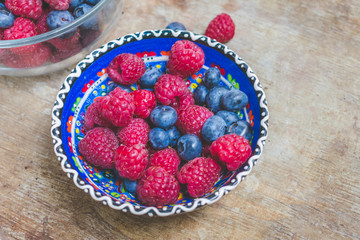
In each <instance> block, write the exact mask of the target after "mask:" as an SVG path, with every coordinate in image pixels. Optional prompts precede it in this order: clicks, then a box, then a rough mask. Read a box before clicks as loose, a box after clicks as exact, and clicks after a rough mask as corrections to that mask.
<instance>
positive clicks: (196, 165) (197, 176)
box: [177, 157, 221, 197]
mask: <svg viewBox="0 0 360 240" xmlns="http://www.w3.org/2000/svg"><path fill="white" fill-rule="evenodd" d="M220 171H221V168H220V166H219V165H218V164H217V163H216V162H215V160H213V159H211V158H205V157H198V158H195V159H193V160H191V161H190V162H188V163H186V164H185V165H184V166H183V167H182V168H181V169H180V171H179V172H178V174H177V179H178V180H179V182H180V183H183V184H187V190H188V193H189V195H190V196H192V197H201V196H203V195H205V194H206V193H207V192H209V191H210V190H211V189H212V187H213V186H214V184H215V183H216V181H217V180H218V179H219V177H220Z"/></svg>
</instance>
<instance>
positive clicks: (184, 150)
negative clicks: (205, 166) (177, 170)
mask: <svg viewBox="0 0 360 240" xmlns="http://www.w3.org/2000/svg"><path fill="white" fill-rule="evenodd" d="M176 147H177V151H178V153H179V156H180V158H181V159H182V160H184V161H190V160H192V159H194V158H197V157H200V154H201V150H202V144H201V141H200V139H199V138H198V137H197V136H196V135H194V134H186V135H183V136H181V137H180V138H179V140H178V142H177V145H176Z"/></svg>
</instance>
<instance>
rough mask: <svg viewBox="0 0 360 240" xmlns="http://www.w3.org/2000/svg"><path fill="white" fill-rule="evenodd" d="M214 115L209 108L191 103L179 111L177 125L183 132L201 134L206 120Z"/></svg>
mask: <svg viewBox="0 0 360 240" xmlns="http://www.w3.org/2000/svg"><path fill="white" fill-rule="evenodd" d="M211 116H214V113H212V112H211V111H210V110H209V109H207V108H206V107H201V106H198V105H190V106H187V107H184V108H182V109H180V110H179V111H178V120H177V122H176V124H177V127H178V128H179V130H180V131H181V132H182V133H183V134H189V133H192V134H195V135H196V136H198V137H200V136H201V129H202V127H203V126H204V123H205V122H206V120H207V119H208V118H209V117H211Z"/></svg>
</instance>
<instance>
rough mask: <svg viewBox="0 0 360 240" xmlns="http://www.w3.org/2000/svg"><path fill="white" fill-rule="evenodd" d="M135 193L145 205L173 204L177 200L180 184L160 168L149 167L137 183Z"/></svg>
mask: <svg viewBox="0 0 360 240" xmlns="http://www.w3.org/2000/svg"><path fill="white" fill-rule="evenodd" d="M136 193H137V196H138V198H139V200H140V201H141V202H142V203H143V204H145V205H149V206H163V205H167V204H173V203H175V202H176V201H177V199H178V198H179V193H180V184H179V182H178V181H177V180H176V178H175V177H174V176H173V175H171V174H170V173H168V172H167V171H166V170H165V169H163V168H162V167H149V168H148V169H147V170H146V171H145V173H144V175H143V176H142V178H140V180H139V181H138V184H137V186H136Z"/></svg>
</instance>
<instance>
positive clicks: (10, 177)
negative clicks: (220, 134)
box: [0, 0, 360, 239]
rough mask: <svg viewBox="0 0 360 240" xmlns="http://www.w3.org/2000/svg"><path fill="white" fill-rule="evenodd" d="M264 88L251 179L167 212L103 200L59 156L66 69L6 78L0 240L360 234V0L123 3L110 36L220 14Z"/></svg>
mask: <svg viewBox="0 0 360 240" xmlns="http://www.w3.org/2000/svg"><path fill="white" fill-rule="evenodd" d="M221 12H227V13H229V14H230V15H231V16H232V17H233V19H234V22H235V23H236V26H237V29H236V34H235V38H234V39H233V40H232V41H231V42H229V43H228V45H229V47H230V48H232V49H233V50H235V51H236V52H237V53H238V54H239V55H240V56H242V57H243V59H244V60H245V61H246V62H247V63H248V64H249V65H250V66H251V67H252V68H253V70H254V71H255V73H256V74H257V76H258V77H259V78H260V81H261V83H262V85H263V87H264V88H265V91H266V94H267V100H268V104H269V112H270V120H269V123H270V127H269V137H268V140H267V144H266V146H265V150H264V154H263V155H262V158H261V161H259V163H258V165H257V166H256V167H255V168H254V169H253V171H252V172H251V174H250V175H249V176H248V177H247V178H246V179H245V180H244V181H243V182H242V183H241V184H240V185H239V186H238V187H237V188H236V189H235V190H234V191H232V192H230V194H228V195H226V196H225V197H223V198H222V199H221V200H220V201H218V202H217V203H216V204H213V205H210V206H207V207H205V208H202V209H200V210H198V211H195V212H193V213H191V214H183V215H179V216H174V217H168V218H149V217H137V216H133V215H130V214H126V213H122V212H120V211H114V210H112V209H110V208H109V207H108V206H104V205H102V204H101V203H99V202H95V201H94V200H92V199H91V197H90V196H89V195H88V194H85V193H84V192H83V191H81V190H80V189H78V188H77V187H75V185H74V184H73V182H72V181H71V180H70V179H69V178H67V177H66V175H65V174H64V173H63V171H62V170H61V167H60V165H59V163H58V161H57V159H56V157H55V154H54V152H53V145H52V139H51V136H50V127H51V116H50V112H51V109H52V105H53V102H54V100H55V96H56V93H57V91H58V89H59V88H60V86H61V84H62V82H63V81H64V78H65V77H66V76H67V74H68V73H69V72H70V68H69V69H65V70H63V71H60V72H56V73H53V74H51V75H46V76H40V77H32V78H30V77H24V78H15V77H4V76H1V77H0V100H1V107H0V111H1V114H0V134H1V135H0V156H1V161H0V176H1V177H0V179H1V184H0V192H1V196H0V204H1V207H0V239H359V238H360V198H359V195H360V187H359V186H360V184H359V181H360V178H359V174H360V164H359V162H360V157H359V156H360V144H359V140H360V104H359V102H360V80H359V76H360V67H359V66H360V31H359V29H360V20H359V19H360V18H359V16H360V2H359V1H358V0H346V1H344V0H331V1H329V0H318V1H301V0H293V1H281V0H270V1H266V0H254V1H240V0H236V1H235V0H228V1H206V0H198V1H190V0H182V1H179V0H171V1H170V0H169V1H161V0H148V1H127V2H126V4H125V8H124V14H123V17H122V20H121V21H120V22H119V23H118V24H119V26H118V27H117V30H116V31H114V34H113V36H112V38H115V37H119V36H121V35H124V34H125V33H131V32H137V31H141V30H145V29H152V28H163V27H165V26H166V25H167V23H169V22H171V21H180V22H182V23H184V25H185V26H187V27H188V29H189V30H192V31H194V32H198V33H203V32H204V30H205V29H206V26H207V24H208V23H209V21H210V20H211V19H212V18H213V17H214V16H215V15H216V14H218V13H221Z"/></svg>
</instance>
